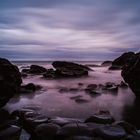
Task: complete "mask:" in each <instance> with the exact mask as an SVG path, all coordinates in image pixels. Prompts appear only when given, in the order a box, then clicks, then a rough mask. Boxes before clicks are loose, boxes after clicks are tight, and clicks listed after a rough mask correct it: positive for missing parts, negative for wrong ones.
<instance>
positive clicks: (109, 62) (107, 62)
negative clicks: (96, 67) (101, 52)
mask: <svg viewBox="0 0 140 140" xmlns="http://www.w3.org/2000/svg"><path fill="white" fill-rule="evenodd" d="M111 64H112V61H104V62H103V63H102V64H101V66H110V65H111Z"/></svg>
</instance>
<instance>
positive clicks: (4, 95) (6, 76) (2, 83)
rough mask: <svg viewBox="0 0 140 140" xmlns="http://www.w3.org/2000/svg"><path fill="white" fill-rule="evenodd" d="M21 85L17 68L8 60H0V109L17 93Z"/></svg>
mask: <svg viewBox="0 0 140 140" xmlns="http://www.w3.org/2000/svg"><path fill="white" fill-rule="evenodd" d="M21 83H22V79H21V74H20V72H19V69H18V68H17V66H15V65H13V64H11V63H10V62H9V61H8V60H6V59H3V58H0V107H2V106H4V105H5V104H6V103H7V102H8V101H9V99H10V98H11V97H12V96H13V95H14V94H17V93H18V92H19V89H20V84H21Z"/></svg>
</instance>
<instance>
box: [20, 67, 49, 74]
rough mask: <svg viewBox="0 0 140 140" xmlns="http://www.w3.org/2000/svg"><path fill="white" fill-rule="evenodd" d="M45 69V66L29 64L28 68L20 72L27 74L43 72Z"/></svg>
mask: <svg viewBox="0 0 140 140" xmlns="http://www.w3.org/2000/svg"><path fill="white" fill-rule="evenodd" d="M46 71H47V69H46V68H44V67H42V66H38V65H31V66H30V68H29V69H23V70H22V73H27V74H43V73H45V72H46Z"/></svg>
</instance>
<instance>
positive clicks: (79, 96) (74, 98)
mask: <svg viewBox="0 0 140 140" xmlns="http://www.w3.org/2000/svg"><path fill="white" fill-rule="evenodd" d="M82 97H83V96H81V95H77V96H73V97H70V99H72V100H76V99H79V98H82Z"/></svg>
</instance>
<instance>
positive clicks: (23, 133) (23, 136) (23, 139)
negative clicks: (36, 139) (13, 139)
mask: <svg viewBox="0 0 140 140" xmlns="http://www.w3.org/2000/svg"><path fill="white" fill-rule="evenodd" d="M29 138H30V134H28V133H27V132H26V131H25V130H24V129H22V131H21V135H20V139H19V140H29Z"/></svg>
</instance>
